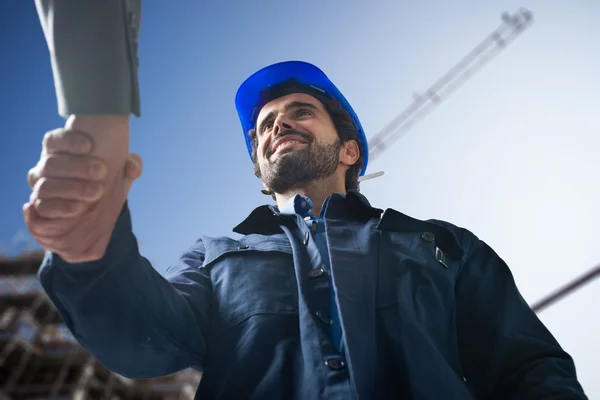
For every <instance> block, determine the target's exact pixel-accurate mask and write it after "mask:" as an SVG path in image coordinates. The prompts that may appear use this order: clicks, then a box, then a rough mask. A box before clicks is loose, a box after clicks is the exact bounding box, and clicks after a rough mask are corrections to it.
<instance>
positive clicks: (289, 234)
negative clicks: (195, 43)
mask: <svg viewBox="0 0 600 400" xmlns="http://www.w3.org/2000/svg"><path fill="white" fill-rule="evenodd" d="M323 216H324V222H325V231H326V238H327V243H328V246H329V258H330V260H329V262H330V268H329V269H324V268H320V267H319V265H318V264H319V257H318V249H317V248H316V245H315V243H314V241H313V240H312V237H311V233H310V228H309V226H308V225H307V224H306V222H305V221H304V220H303V219H302V218H301V216H300V215H297V214H296V215H282V214H279V213H278V212H277V210H276V209H275V208H274V207H272V206H262V207H259V208H257V209H255V210H254V211H253V212H252V213H251V214H250V215H249V216H248V218H247V219H246V220H245V221H243V222H242V223H241V224H240V225H238V226H237V227H236V228H235V229H234V230H235V231H236V232H238V233H240V234H242V236H241V238H240V239H238V240H234V239H231V238H226V237H221V238H211V237H201V238H200V239H199V240H198V241H197V242H196V243H195V244H194V245H193V246H192V247H191V248H190V249H189V250H188V251H187V252H186V253H185V254H183V256H182V257H181V258H180V259H179V261H178V262H177V263H176V264H174V265H173V266H172V267H171V268H169V269H168V270H167V272H166V273H165V274H164V276H162V275H161V274H159V273H158V272H156V270H155V269H154V268H153V267H152V266H151V265H150V263H149V262H148V260H147V259H145V258H143V257H141V256H140V253H139V251H138V247H137V243H136V240H135V237H134V235H133V233H132V229H131V220H130V214H129V211H128V208H127V206H126V207H124V211H123V213H122V214H121V216H120V217H119V220H118V221H117V224H116V226H115V230H114V233H113V237H112V239H111V243H110V245H109V248H108V250H107V253H106V255H105V256H104V258H103V259H101V260H99V261H95V262H91V263H86V264H78V265H75V264H67V263H65V262H64V261H63V260H61V259H60V257H58V256H56V255H53V254H50V253H49V254H48V255H47V257H46V259H45V261H44V264H43V265H42V268H41V269H40V272H39V277H40V279H41V283H42V285H43V287H44V289H45V290H46V292H47V293H48V295H49V296H50V298H51V299H52V301H53V302H54V304H55V305H56V307H57V309H58V310H59V312H60V314H61V315H62V317H63V318H64V320H65V322H66V324H67V326H68V327H69V329H70V330H71V331H72V332H73V334H74V336H75V338H76V339H77V340H78V341H79V342H80V343H81V344H82V345H83V346H84V347H85V348H87V349H88V350H89V351H90V352H91V353H92V354H93V355H94V356H96V358H97V359H98V360H99V361H100V362H102V363H103V364H104V365H105V366H106V367H108V368H109V369H111V370H113V371H115V372H117V373H119V374H121V375H124V376H126V377H130V378H147V377H156V376H161V375H166V374H170V373H173V372H176V371H178V370H181V369H184V368H187V367H193V368H196V369H199V370H202V371H203V377H202V381H201V383H200V386H199V389H198V393H197V398H198V399H282V400H290V399H301V400H304V399H307V400H314V399H344V400H347V399H422V400H428V399H435V400H438V399H460V400H467V399H474V398H478V399H527V400H532V399H585V398H586V397H585V395H584V394H583V391H582V388H581V386H580V385H579V383H578V381H577V378H576V373H575V367H574V365H573V361H572V359H571V358H570V356H569V355H568V354H567V353H565V351H563V350H562V349H561V347H560V346H559V344H558V343H557V342H556V340H555V339H554V338H553V337H552V335H551V334H550V333H549V332H548V330H547V329H546V328H545V327H544V325H543V324H542V323H541V322H540V321H539V319H538V318H537V316H536V315H535V313H534V312H533V311H532V310H531V309H530V308H529V306H528V305H527V303H526V302H525V301H524V300H523V298H522V297H521V295H520V294H519V291H518V290H517V287H516V286H515V282H514V280H513V277H512V275H511V273H510V271H509V268H508V267H507V266H506V264H505V263H504V262H503V261H502V260H501V259H500V257H498V255H496V254H495V253H494V251H493V250H492V249H491V248H490V247H489V246H488V245H486V244H485V243H484V242H482V241H480V240H479V239H478V238H477V237H475V236H474V235H473V234H472V233H470V232H469V231H467V230H465V229H461V228H458V227H456V226H453V225H451V224H449V223H446V222H442V221H434V220H430V221H420V220H416V219H413V218H410V217H408V216H406V215H404V214H401V213H399V212H397V211H395V210H392V209H388V210H386V211H385V212H383V211H382V210H380V209H376V208H373V207H371V206H370V205H369V203H368V202H367V200H366V199H365V198H364V196H362V195H361V194H358V193H356V192H352V191H351V192H349V193H348V194H347V196H345V197H343V196H340V195H335V194H334V195H332V196H331V197H330V199H329V201H328V203H327V206H326V208H325V210H324V212H323ZM330 273H331V279H329V278H330V277H329V274H330ZM330 285H333V289H334V292H335V296H334V299H335V300H336V303H337V304H336V305H337V311H338V313H337V314H338V315H337V316H338V317H339V320H340V323H341V326H342V331H343V342H344V347H343V351H344V354H343V355H342V354H340V353H339V350H338V348H339V347H338V346H335V345H334V344H333V343H332V341H331V335H329V334H328V331H327V330H328V325H329V324H330V322H331V319H330V318H329V315H328V313H330V311H331V308H330V288H331V287H330Z"/></svg>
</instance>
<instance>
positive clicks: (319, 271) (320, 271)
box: [308, 268, 325, 278]
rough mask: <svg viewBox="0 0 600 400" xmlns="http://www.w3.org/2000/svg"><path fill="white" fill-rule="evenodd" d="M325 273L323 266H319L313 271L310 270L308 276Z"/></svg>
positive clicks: (313, 276) (317, 275)
mask: <svg viewBox="0 0 600 400" xmlns="http://www.w3.org/2000/svg"><path fill="white" fill-rule="evenodd" d="M324 273H325V270H324V269H323V268H317V269H313V270H312V271H310V272H309V273H308V276H310V277H311V278H318V277H320V276H321V275H323V274H324Z"/></svg>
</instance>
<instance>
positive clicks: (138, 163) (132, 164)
mask: <svg viewBox="0 0 600 400" xmlns="http://www.w3.org/2000/svg"><path fill="white" fill-rule="evenodd" d="M142 166H143V162H142V158H141V157H140V156H139V155H138V154H135V153H130V154H129V159H128V160H127V163H126V164H125V176H126V177H127V178H129V179H131V180H134V179H137V178H139V177H140V176H141V175H142Z"/></svg>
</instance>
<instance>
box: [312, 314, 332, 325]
mask: <svg viewBox="0 0 600 400" xmlns="http://www.w3.org/2000/svg"><path fill="white" fill-rule="evenodd" d="M316 315H317V317H318V318H319V320H320V321H321V322H322V323H323V324H325V325H327V326H331V324H333V321H332V320H330V319H329V318H327V317H326V316H325V314H323V313H322V312H321V311H317V312H316Z"/></svg>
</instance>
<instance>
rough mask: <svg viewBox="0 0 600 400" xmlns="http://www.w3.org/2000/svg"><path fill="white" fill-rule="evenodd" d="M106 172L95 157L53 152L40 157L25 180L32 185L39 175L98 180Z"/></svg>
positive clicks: (101, 163)
mask: <svg viewBox="0 0 600 400" xmlns="http://www.w3.org/2000/svg"><path fill="white" fill-rule="evenodd" d="M106 173H107V168H106V165H105V164H104V163H103V162H102V161H101V160H99V159H97V158H93V157H88V156H74V155H68V154H54V155H48V156H44V157H42V159H41V160H40V161H39V162H38V164H37V165H36V166H35V167H34V168H32V169H31V170H30V171H29V173H28V175H27V182H28V183H29V184H30V185H31V186H32V187H33V186H35V183H36V182H37V181H38V180H39V179H40V178H41V177H46V178H74V179H89V180H93V181H100V180H102V179H104V178H105V177H106Z"/></svg>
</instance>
